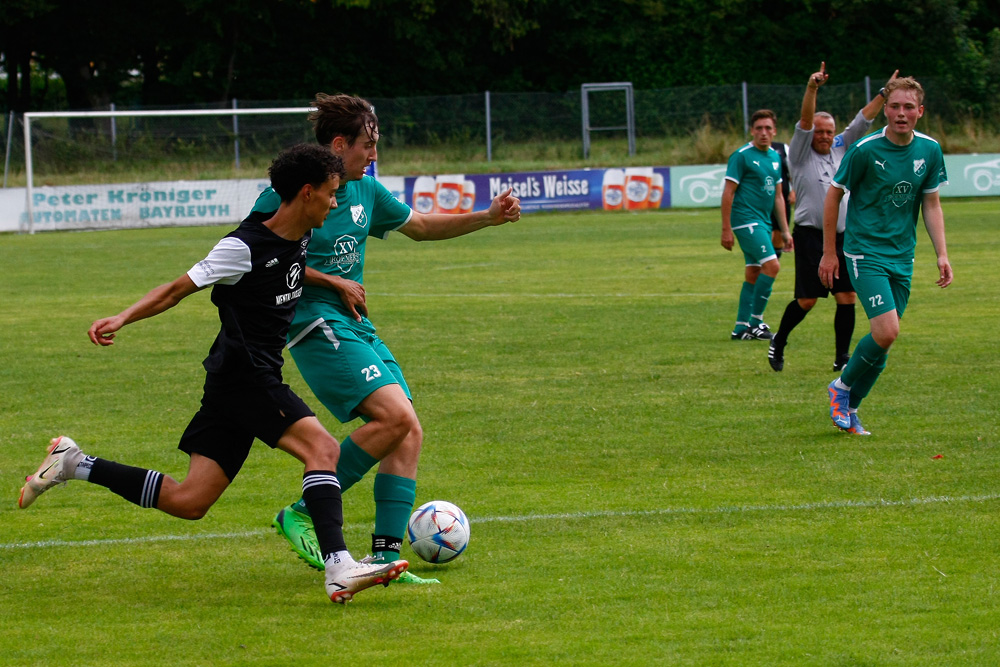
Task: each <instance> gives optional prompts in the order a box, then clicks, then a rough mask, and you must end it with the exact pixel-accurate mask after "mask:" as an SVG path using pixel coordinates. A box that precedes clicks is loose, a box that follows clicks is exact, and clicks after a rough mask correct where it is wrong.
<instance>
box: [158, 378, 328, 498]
mask: <svg viewBox="0 0 1000 667" xmlns="http://www.w3.org/2000/svg"><path fill="white" fill-rule="evenodd" d="M314 414H315V413H314V412H313V411H312V410H310V409H309V406H308V405H306V404H305V401H303V400H302V399H301V398H299V397H298V396H297V395H296V394H295V392H293V391H292V389H291V387H289V386H288V385H287V384H284V383H282V382H281V380H280V379H279V378H277V377H275V378H269V379H268V380H267V381H263V382H260V381H257V382H248V381H243V382H232V381H224V380H222V379H220V378H218V377H216V376H213V375H212V374H209V375H208V376H207V377H206V378H205V394H204V395H203V396H202V398H201V408H200V409H199V410H198V412H197V413H195V415H194V417H192V418H191V422H190V423H189V424H188V427H187V429H186V430H185V431H184V435H182V436H181V441H180V444H179V445H178V448H179V449H180V450H181V451H183V452H187V454H188V455H191V454H201V455H202V456H204V457H206V458H210V459H212V460H213V461H215V462H216V463H218V464H219V466H220V467H221V468H222V470H223V472H225V473H226V477H228V478H229V481H230V482H231V481H233V479H235V478H236V475H237V474H238V473H239V471H240V468H242V467H243V463H244V462H245V461H246V459H247V456H248V455H249V454H250V447H251V445H253V441H254V438H259V439H260V440H261V441H262V442H263V443H264V444H266V445H267V446H269V447H276V446H277V444H278V440H280V439H281V436H282V435H283V434H284V433H285V431H286V430H288V427H289V426H291V425H292V424H294V423H295V422H297V421H299V420H300V419H302V418H303V417H312V416H314Z"/></svg>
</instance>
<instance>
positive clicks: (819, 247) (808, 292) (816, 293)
mask: <svg viewBox="0 0 1000 667" xmlns="http://www.w3.org/2000/svg"><path fill="white" fill-rule="evenodd" d="M792 240H793V241H794V242H795V252H794V253H792V254H793V255H795V298H796V299H825V298H826V297H827V296H829V295H830V292H833V293H834V294H836V293H838V292H853V291H854V286H853V285H851V279H850V277H849V276H848V275H847V260H846V259H845V258H844V235H843V234H837V259H839V260H840V277H839V278H836V279H835V280H834V281H833V289H832V290H831V289H827V288H826V287H825V286H824V285H823V283H822V282H820V280H819V261H820V260H821V259H823V230H822V229H817V228H815V227H803V226H802V225H795V229H794V230H793V231H792Z"/></svg>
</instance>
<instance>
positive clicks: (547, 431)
mask: <svg viewBox="0 0 1000 667" xmlns="http://www.w3.org/2000/svg"><path fill="white" fill-rule="evenodd" d="M944 206H945V215H946V218H947V222H948V228H949V238H948V241H949V249H950V255H951V260H952V263H953V265H954V267H955V272H956V282H955V284H953V285H952V286H951V287H949V288H947V289H946V290H941V289H939V288H937V287H936V286H934V284H933V281H934V279H935V277H936V271H935V266H934V258H933V252H932V250H931V248H930V243H929V242H928V240H927V238H926V234H925V233H924V232H922V231H921V232H920V239H919V242H918V248H917V251H918V252H917V261H916V264H915V267H914V281H913V294H912V295H911V299H910V308H909V309H908V311H907V316H906V320H905V321H904V324H903V332H902V335H901V336H900V338H899V340H898V341H897V343H896V345H895V346H894V349H893V352H892V355H891V360H890V362H889V367H888V369H887V370H886V372H885V373H884V374H883V376H882V379H881V380H880V382H879V384H878V385H877V386H876V388H875V390H874V391H873V392H872V394H871V396H870V397H869V398H868V399H867V401H866V403H865V405H864V406H863V411H864V414H865V416H866V422H865V423H866V425H867V426H868V427H869V428H870V429H871V430H872V431H873V432H874V435H873V436H871V437H869V438H857V437H852V436H849V435H846V434H842V433H839V432H837V430H836V429H835V428H834V427H833V426H832V425H831V424H830V423H829V419H828V417H827V408H826V400H825V394H824V386H825V384H826V383H827V382H828V381H829V380H830V379H831V378H832V374H831V373H830V363H831V361H832V357H833V331H832V327H831V321H832V318H833V304H832V303H827V302H822V303H820V304H818V305H817V306H816V308H815V309H814V310H813V312H812V313H811V314H810V315H809V317H808V318H806V320H805V321H804V322H803V323H802V324H800V325H799V327H798V328H797V329H796V330H795V333H794V334H793V338H792V339H791V341H790V344H789V347H788V348H787V349H786V367H785V371H784V372H782V373H774V372H772V371H771V370H770V368H769V367H768V365H767V359H766V355H767V350H766V346H765V345H764V344H762V343H757V342H747V343H733V342H730V341H729V340H728V332H729V327H730V326H731V325H732V319H733V316H734V314H735V306H736V295H737V292H738V289H739V282H740V280H741V275H742V260H740V258H738V257H736V256H734V255H733V254H731V253H727V252H725V251H723V250H722V249H721V248H720V247H719V245H718V229H719V227H718V211H704V210H702V211H682V210H681V211H660V212H651V211H647V212H641V213H637V214H626V213H584V214H538V215H530V216H525V217H524V218H523V219H522V220H521V221H520V222H518V223H516V224H513V225H508V226H505V227H501V228H497V229H490V230H484V231H482V232H479V233H476V234H473V235H470V236H467V237H462V238H460V239H456V240H453V241H449V242H446V243H437V244H434V243H431V244H426V243H421V244H415V243H411V242H410V241H409V240H408V239H405V238H404V237H403V236H402V235H399V234H397V235H393V236H392V237H391V238H390V240H388V241H385V242H380V241H375V240H373V241H372V244H373V247H371V248H369V252H368V272H367V275H366V288H367V294H368V304H369V306H370V309H371V313H372V317H373V319H374V321H375V322H376V324H377V325H378V327H379V333H380V335H381V336H382V337H383V338H384V339H385V340H386V341H387V342H388V344H389V345H390V346H391V347H392V350H393V352H394V354H395V355H396V357H397V358H398V359H399V361H400V363H401V364H402V366H403V368H404V369H405V371H406V376H407V380H408V382H409V384H410V386H411V388H412V389H413V392H414V397H415V404H416V406H417V410H418V413H419V414H420V415H421V422H422V425H423V428H424V431H425V434H426V437H425V440H426V442H425V446H424V451H423V453H422V460H421V474H420V485H419V487H418V501H424V500H430V499H433V498H443V499H448V500H451V501H454V502H456V503H457V504H459V505H460V506H461V507H462V508H463V509H464V510H466V512H467V513H468V514H469V516H470V519H471V520H472V541H471V545H470V547H469V550H468V551H467V552H466V554H464V555H463V556H462V557H461V558H460V559H458V560H457V561H455V563H453V564H451V565H448V566H444V567H440V568H433V567H431V566H429V565H426V564H423V563H420V562H416V563H414V569H415V571H416V572H417V573H419V574H422V575H430V574H432V573H433V576H437V577H439V578H440V579H441V580H442V581H443V584H442V585H441V586H440V587H435V588H420V589H411V588H410V589H408V588H403V587H393V586H390V587H389V588H388V589H386V590H382V589H379V590H372V591H368V592H365V593H363V594H361V595H359V596H358V598H357V600H355V601H354V602H352V603H351V604H350V605H349V606H348V607H347V608H346V609H342V608H340V607H335V606H333V605H331V604H330V603H329V602H328V601H327V600H326V599H325V597H324V596H323V592H322V587H321V578H320V576H319V575H318V574H317V573H315V572H312V571H310V570H309V569H307V568H306V567H305V566H303V565H302V564H301V563H300V562H299V561H297V560H296V559H295V558H294V556H293V555H292V553H291V551H290V550H289V549H288V548H287V547H286V546H285V545H284V544H283V543H282V542H281V541H280V540H279V539H278V538H277V537H275V536H274V535H273V534H272V532H271V531H270V529H269V528H268V524H269V522H270V520H271V518H272V516H273V514H274V513H275V511H276V510H277V509H278V508H279V507H280V506H282V505H283V504H285V503H287V502H290V501H291V500H293V499H294V498H295V497H297V496H298V494H299V486H300V481H301V466H300V465H299V464H297V463H296V462H295V461H293V460H292V458H291V457H288V456H286V455H284V454H281V453H279V452H275V451H271V450H269V449H267V448H266V447H263V446H260V447H259V448H255V450H254V451H253V452H252V453H251V455H250V458H249V460H248V461H247V464H246V466H245V467H244V469H243V471H242V472H241V474H240V476H239V477H238V478H237V480H236V482H235V483H234V484H233V485H232V487H231V488H230V489H229V490H227V492H226V493H225V495H224V496H223V497H222V499H221V500H220V501H219V503H217V505H216V506H215V507H213V508H212V510H211V512H210V513H209V515H208V516H207V517H205V518H204V519H203V520H201V521H200V522H182V521H179V520H177V519H172V518H169V517H166V516H163V515H161V514H159V513H157V512H155V511H150V510H140V509H138V508H136V507H134V506H132V505H129V504H128V503H126V502H124V501H122V500H121V499H120V498H118V497H117V496H114V495H113V494H111V493H109V492H107V491H106V490H105V489H101V488H98V487H94V486H90V485H87V484H85V483H83V482H70V484H69V485H67V487H66V488H56V489H53V490H51V491H49V492H48V493H46V494H45V496H43V497H42V498H41V499H39V501H38V502H37V503H36V504H35V505H34V506H33V507H31V508H30V509H28V510H24V511H22V510H17V509H15V508H14V499H15V497H16V494H17V491H18V488H19V487H20V485H21V484H22V482H23V476H24V475H25V474H26V473H28V472H30V471H31V470H32V469H33V467H34V466H35V465H37V462H38V461H39V460H40V459H41V456H42V453H43V451H44V446H45V444H46V442H47V441H48V438H50V437H52V436H53V435H55V434H57V433H69V434H71V435H72V436H74V437H75V438H76V439H77V440H78V441H79V442H80V443H81V444H82V445H83V446H84V448H85V449H86V450H87V451H88V452H89V453H92V454H94V455H98V456H106V457H110V458H114V459H118V460H121V461H123V462H126V463H131V464H137V465H143V466H151V467H155V468H157V469H159V470H161V471H163V472H165V473H169V474H171V475H173V476H175V477H182V476H183V474H184V470H185V468H186V465H187V463H186V457H185V456H184V455H183V454H181V453H180V452H178V451H177V450H176V449H175V445H174V443H176V441H177V439H178V437H179V436H180V433H181V432H182V430H183V428H184V426H185V425H186V423H187V420H188V419H189V417H190V415H192V414H193V412H194V411H195V410H196V409H197V406H198V400H199V398H200V389H201V380H202V375H203V371H202V369H201V367H200V364H199V362H200V360H201V359H202V358H203V356H204V355H205V353H206V352H207V349H208V347H209V346H210V344H211V341H212V339H213V337H214V335H215V332H216V329H217V327H218V321H217V316H216V313H215V310H214V308H213V307H212V306H211V304H210V303H209V295H208V294H205V293H201V294H198V295H194V296H192V297H190V298H189V299H188V300H186V301H185V302H183V303H182V304H180V305H179V306H178V307H177V308H175V309H174V310H172V311H170V312H167V313H165V314H163V315H161V316H158V317H156V318H153V319H150V320H145V321H142V322H138V323H135V324H133V325H130V326H129V327H127V328H126V329H125V330H124V331H123V332H122V333H121V334H120V335H119V337H118V339H117V342H116V344H115V345H114V346H113V347H111V348H108V349H98V348H96V347H94V346H92V345H91V344H90V343H89V341H87V339H86V335H85V331H86V328H87V326H88V325H89V324H90V322H91V321H92V320H93V319H95V318H97V317H101V316H105V315H108V314H111V313H114V312H117V311H119V310H120V309H121V308H123V307H124V306H126V305H128V304H129V303H131V302H132V301H134V300H135V299H137V298H139V297H140V296H141V295H142V294H144V293H145V292H146V291H147V290H148V289H149V288H150V287H152V286H154V285H156V284H159V283H162V282H166V281H168V280H172V279H173V278H175V277H176V276H177V275H179V274H180V273H181V272H183V271H184V270H186V269H187V268H188V267H189V266H190V265H192V264H193V263H194V262H196V261H198V260H199V259H201V258H202V257H203V256H204V254H205V253H206V252H207V251H208V249H209V248H211V246H212V245H213V244H214V243H215V241H216V240H217V239H218V238H219V237H220V236H221V235H222V234H224V233H225V231H226V230H225V229H220V228H185V229H151V230H130V231H115V232H95V233H45V234H38V235H34V236H27V235H6V236H0V254H2V256H3V257H4V280H3V281H0V325H2V326H3V330H4V336H3V337H0V369H2V370H0V386H2V394H3V396H4V409H3V410H2V411H0V495H2V496H3V497H5V498H7V499H8V500H7V502H6V503H4V504H2V505H0V522H2V524H3V526H4V535H3V537H2V538H0V564H2V566H3V577H4V579H3V581H4V585H3V586H2V587H0V614H2V617H3V618H4V619H5V621H4V623H3V625H2V627H0V641H2V644H3V646H4V650H3V651H2V652H0V664H2V665H11V666H14V665H17V666H20V665H29V664H31V665H34V664H38V665H41V664H46V665H74V666H79V665H107V664H109V663H113V664H116V665H143V666H145V665H204V664H213V665H247V664H259V665H288V664H297V665H329V664H337V665H374V664H396V663H398V664H418V665H424V664H438V663H440V662H442V656H447V661H448V662H451V663H455V664H462V665H535V664H537V665H541V664H572V665H612V664H613V665H649V664H677V665H733V666H737V665H740V666H742V665H794V666H799V665H867V664H871V665H906V666H907V667H913V666H925V665H926V666H928V667H937V666H938V665H942V664H948V665H958V664H962V665H991V664H997V662H998V661H1000V648H998V644H997V641H996V602H995V599H994V598H995V595H996V593H995V591H996V590H998V588H1000V575H998V573H997V570H996V567H995V566H994V563H995V554H996V553H997V552H998V550H1000V519H998V517H1000V514H998V512H997V505H998V502H1000V501H998V495H997V489H996V470H997V468H998V466H1000V426H998V424H997V420H996V396H997V395H998V392H1000V377H998V375H997V373H996V361H997V353H996V345H995V337H996V317H995V316H996V313H997V312H998V309H1000V295H998V293H997V290H996V289H995V280H994V279H993V276H994V275H995V273H996V271H995V267H996V265H997V262H998V261H1000V246H998V242H997V236H996V234H995V226H996V218H997V215H998V213H1000V210H998V204H997V201H996V200H989V201H952V200H949V201H946V202H945V204H944ZM786 264H787V262H786ZM791 286H792V271H791V269H790V267H787V266H786V268H785V269H783V271H782V273H781V274H780V275H779V277H778V282H777V284H776V290H775V293H774V296H773V297H772V303H771V306H770V309H769V311H768V312H769V319H771V321H772V323H775V322H776V319H777V317H778V316H779V313H780V309H781V308H782V307H783V306H784V304H785V303H787V302H788V301H789V300H790V299H791V297H792V293H791ZM28 296H30V303H29V302H28V301H26V300H25V299H26V297H28ZM827 301H829V300H827ZM863 322H864V319H863V317H859V324H858V332H857V336H860V334H861V332H862V331H864V330H865V325H864V323H863ZM286 379H287V380H288V381H289V383H290V384H291V385H292V386H293V387H294V388H295V389H296V391H299V392H301V393H302V395H303V396H304V397H305V398H306V399H307V401H310V402H313V403H315V401H314V399H313V398H312V394H311V393H310V392H309V390H308V388H307V387H306V386H305V385H304V384H303V382H302V379H301V377H300V376H299V374H298V372H297V370H296V368H295V365H294V363H293V362H292V361H291V360H289V362H288V363H287V364H286ZM319 416H320V418H321V420H322V421H323V422H324V423H325V424H326V425H327V426H328V427H329V428H330V429H331V431H332V432H333V433H334V434H335V435H336V436H338V437H343V436H344V435H345V434H346V433H347V432H348V430H349V428H352V427H353V426H355V425H356V424H355V425H351V426H342V425H339V424H337V423H336V422H335V420H333V419H332V418H331V417H330V416H329V415H327V414H325V413H323V412H321V414H320V415H319ZM938 455H940V456H941V458H936V457H937V456H938ZM345 512H346V518H347V526H346V531H347V539H348V543H349V545H350V546H351V547H352V549H353V551H354V552H355V553H356V554H361V553H363V552H364V550H365V549H366V548H367V546H368V540H369V534H370V532H371V524H372V521H373V509H372V499H371V482H370V480H367V481H365V482H362V483H361V484H359V485H358V486H357V487H355V488H354V489H353V490H351V491H350V492H348V493H347V495H346V496H345ZM407 555H409V553H408V551H407Z"/></svg>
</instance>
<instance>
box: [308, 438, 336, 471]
mask: <svg viewBox="0 0 1000 667" xmlns="http://www.w3.org/2000/svg"><path fill="white" fill-rule="evenodd" d="M307 452H308V454H307V463H309V464H310V465H311V466H313V467H316V468H318V469H321V470H336V469H337V462H338V461H339V460H340V444H339V443H337V441H336V439H334V437H333V436H332V435H326V436H325V437H323V436H317V437H316V438H314V439H313V440H312V441H310V442H309V445H308V448H307Z"/></svg>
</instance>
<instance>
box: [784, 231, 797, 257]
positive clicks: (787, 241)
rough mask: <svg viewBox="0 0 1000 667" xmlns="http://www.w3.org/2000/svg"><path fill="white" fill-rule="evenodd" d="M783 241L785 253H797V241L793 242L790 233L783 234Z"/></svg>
mask: <svg viewBox="0 0 1000 667" xmlns="http://www.w3.org/2000/svg"><path fill="white" fill-rule="evenodd" d="M781 240H782V241H784V251H785V252H795V241H793V240H792V235H791V234H790V233H788V232H781Z"/></svg>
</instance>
